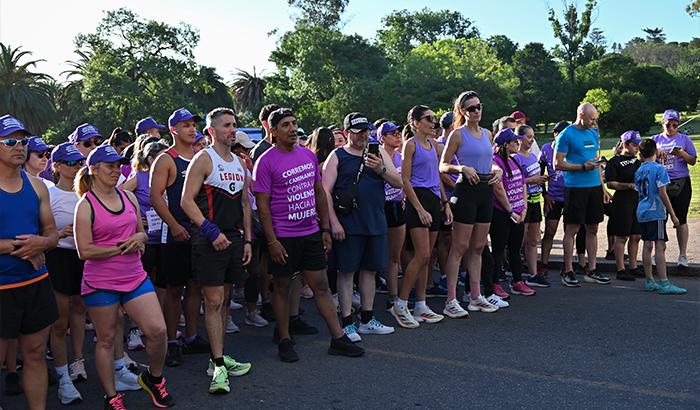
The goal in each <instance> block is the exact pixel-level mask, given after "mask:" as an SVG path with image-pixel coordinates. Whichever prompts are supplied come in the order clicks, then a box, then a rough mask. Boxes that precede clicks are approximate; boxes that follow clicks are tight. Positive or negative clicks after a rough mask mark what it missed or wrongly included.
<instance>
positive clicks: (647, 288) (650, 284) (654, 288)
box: [644, 279, 659, 292]
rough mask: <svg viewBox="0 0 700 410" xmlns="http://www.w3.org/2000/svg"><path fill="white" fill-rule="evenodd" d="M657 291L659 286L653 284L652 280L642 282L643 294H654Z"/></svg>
mask: <svg viewBox="0 0 700 410" xmlns="http://www.w3.org/2000/svg"><path fill="white" fill-rule="evenodd" d="M657 290H659V285H658V284H657V283H656V282H654V279H647V280H646V281H644V291H645V292H654V291H657Z"/></svg>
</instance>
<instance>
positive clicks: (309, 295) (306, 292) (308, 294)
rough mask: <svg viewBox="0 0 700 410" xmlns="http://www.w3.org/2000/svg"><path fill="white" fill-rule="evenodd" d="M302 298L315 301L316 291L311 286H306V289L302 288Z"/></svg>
mask: <svg viewBox="0 0 700 410" xmlns="http://www.w3.org/2000/svg"><path fill="white" fill-rule="evenodd" d="M301 297H302V298H304V299H313V298H314V291H313V290H311V288H310V287H309V285H304V287H303V288H301Z"/></svg>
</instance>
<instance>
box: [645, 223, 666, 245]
mask: <svg viewBox="0 0 700 410" xmlns="http://www.w3.org/2000/svg"><path fill="white" fill-rule="evenodd" d="M639 228H640V231H641V233H642V240H643V241H664V242H668V234H666V220H665V219H659V220H656V221H649V222H640V223H639Z"/></svg>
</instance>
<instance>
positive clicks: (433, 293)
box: [425, 283, 447, 298]
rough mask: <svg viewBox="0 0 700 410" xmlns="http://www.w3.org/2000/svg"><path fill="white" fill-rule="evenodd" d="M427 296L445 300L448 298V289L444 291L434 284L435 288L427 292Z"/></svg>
mask: <svg viewBox="0 0 700 410" xmlns="http://www.w3.org/2000/svg"><path fill="white" fill-rule="evenodd" d="M425 296H426V297H429V298H444V297H446V296H447V289H443V288H442V287H441V286H440V285H438V284H436V283H433V286H432V287H431V288H430V289H428V290H426V291H425Z"/></svg>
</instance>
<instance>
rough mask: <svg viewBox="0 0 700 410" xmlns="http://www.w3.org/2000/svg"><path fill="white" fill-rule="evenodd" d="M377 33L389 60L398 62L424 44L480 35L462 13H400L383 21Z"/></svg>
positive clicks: (425, 10)
mask: <svg viewBox="0 0 700 410" xmlns="http://www.w3.org/2000/svg"><path fill="white" fill-rule="evenodd" d="M381 26H382V28H380V29H379V30H377V42H378V44H379V46H380V47H381V48H383V49H384V50H385V51H386V54H387V56H389V58H391V59H392V60H394V61H398V60H400V59H401V58H403V57H404V56H405V55H406V54H408V52H409V51H411V49H413V48H414V47H417V46H419V45H421V44H426V43H434V42H436V41H438V40H440V39H444V38H452V39H458V38H475V37H478V36H479V31H478V30H477V28H476V27H475V26H474V24H473V23H472V21H471V20H469V19H468V18H466V17H464V15H462V13H460V12H459V11H450V10H429V9H428V8H424V9H423V10H420V11H414V12H410V11H408V10H396V11H393V12H392V13H390V14H389V15H387V16H385V17H383V18H382V24H381Z"/></svg>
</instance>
